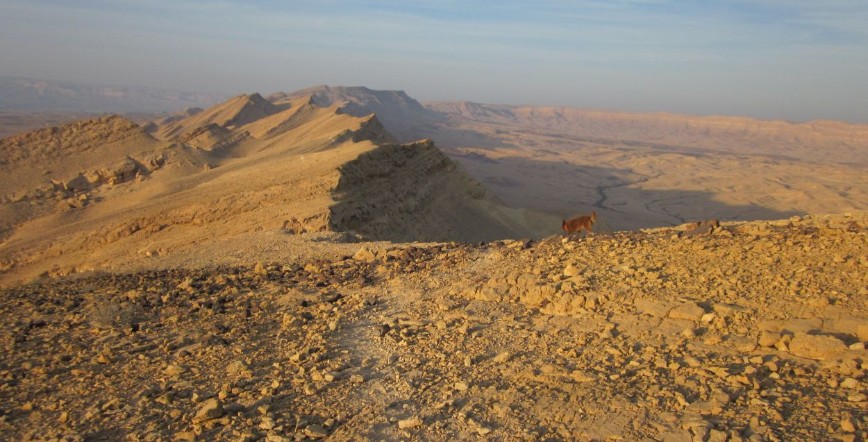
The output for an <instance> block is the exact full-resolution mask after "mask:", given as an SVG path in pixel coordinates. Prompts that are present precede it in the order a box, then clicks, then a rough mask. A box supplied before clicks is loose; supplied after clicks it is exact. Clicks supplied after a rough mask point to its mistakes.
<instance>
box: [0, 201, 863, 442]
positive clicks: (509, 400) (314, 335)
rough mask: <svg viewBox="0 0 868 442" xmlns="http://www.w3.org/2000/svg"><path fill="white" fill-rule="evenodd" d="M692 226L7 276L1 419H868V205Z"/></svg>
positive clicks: (751, 429) (538, 436) (654, 430)
mask: <svg viewBox="0 0 868 442" xmlns="http://www.w3.org/2000/svg"><path fill="white" fill-rule="evenodd" d="M690 228H691V226H682V227H679V228H676V229H655V230H646V231H638V232H619V233H616V234H607V235H596V236H592V237H590V238H584V237H582V238H580V237H570V238H565V237H560V236H554V237H549V238H546V239H543V240H540V241H500V242H492V243H485V244H475V245H469V244H458V243H440V244H401V245H392V246H385V245H384V244H383V243H379V244H374V245H371V246H369V245H368V244H364V243H362V244H332V243H330V242H328V241H320V242H317V243H315V244H312V245H309V246H310V247H313V248H314V249H318V250H321V251H322V253H321V254H319V255H318V256H319V258H317V257H316V256H314V255H310V254H306V255H299V256H304V258H299V259H298V260H286V261H276V262H264V263H262V262H255V261H251V262H249V263H248V264H247V265H242V266H233V267H227V266H223V267H208V268H201V269H191V268H175V269H171V270H151V271H142V272H138V273H123V274H122V273H115V274H108V273H103V274H93V275H83V276H82V275H80V276H78V277H76V278H66V279H43V280H40V281H37V282H34V283H31V284H27V285H21V286H16V287H11V288H6V289H3V290H2V291H0V318H2V319H0V320H2V326H0V345H2V346H3V356H2V358H0V438H2V439H6V440H22V439H38V440H48V439H54V438H60V439H63V440H251V441H253V440H267V441H282V440H310V439H328V440H384V439H385V440H398V439H402V440H467V439H480V440H665V441H727V440H728V441H739V440H772V441H774V440H778V441H788V440H847V441H850V440H865V439H866V437H868V414H866V412H865V410H866V406H868V399H866V393H868V388H866V377H865V374H866V369H868V358H866V356H868V353H866V350H865V344H866V341H868V322H866V321H868V305H866V299H868V276H866V275H868V217H866V214H865V213H854V214H851V215H835V216H814V217H797V218H792V219H789V220H782V221H779V222H756V223H724V225H723V226H722V227H720V228H716V229H711V228H700V229H698V230H690ZM205 247H207V246H205ZM334 247H340V250H347V248H348V247H352V250H353V251H352V252H351V253H347V254H346V255H341V254H340V253H334V250H335V249H334ZM311 250H313V249H311Z"/></svg>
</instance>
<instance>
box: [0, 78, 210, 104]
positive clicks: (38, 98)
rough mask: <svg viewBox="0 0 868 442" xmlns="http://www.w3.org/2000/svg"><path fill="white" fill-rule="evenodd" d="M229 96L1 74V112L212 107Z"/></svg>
mask: <svg viewBox="0 0 868 442" xmlns="http://www.w3.org/2000/svg"><path fill="white" fill-rule="evenodd" d="M226 98H227V97H226V96H224V95H220V94H209V93H202V92H185V91H174V90H168V89H157V88H149V87H142V86H110V85H99V84H86V83H73V82H62V81H50V80H39V79H33V78H20V77H0V110H2V111H29V112H34V111H36V112H90V113H130V112H166V111H177V110H179V109H183V108H186V107H209V106H213V105H215V104H217V103H220V102H222V101H224V100H225V99H226Z"/></svg>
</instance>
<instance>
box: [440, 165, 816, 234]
mask: <svg viewBox="0 0 868 442" xmlns="http://www.w3.org/2000/svg"><path fill="white" fill-rule="evenodd" d="M453 159H455V161H457V162H458V163H460V164H461V165H462V167H463V168H464V169H465V170H466V171H467V172H468V174H469V175H471V176H472V177H474V178H475V179H477V180H479V181H481V182H482V183H483V184H484V185H485V186H486V187H488V188H489V189H490V190H491V191H492V192H493V193H494V194H495V195H496V196H497V197H498V198H499V199H500V200H501V201H503V202H504V203H505V204H507V205H508V206H510V207H523V208H527V209H530V210H537V211H542V212H546V213H549V214H553V215H555V216H556V218H557V219H558V220H560V219H561V218H571V217H574V216H578V215H582V214H589V213H590V212H591V211H592V210H596V212H597V214H598V215H599V220H598V224H597V226H595V230H596V231H602V232H605V231H614V230H634V229H640V228H652V227H666V226H675V225H679V224H683V223H686V222H691V221H696V220H704V219H709V218H717V219H719V220H721V221H748V220H770V219H783V218H788V217H790V216H793V215H803V214H805V212H804V211H798V210H783V211H781V210H775V209H772V208H768V207H764V206H763V205H762V204H761V202H762V201H763V200H764V199H766V197H765V196H763V195H750V199H751V200H753V201H757V203H754V204H745V205H739V204H730V203H726V202H723V201H720V200H719V199H718V198H719V195H718V194H715V193H713V192H706V191H696V190H679V189H650V188H642V187H641V186H642V184H643V183H645V182H647V181H649V180H650V179H651V178H652V177H649V176H645V175H640V174H637V173H635V172H633V171H631V170H629V169H619V168H610V167H595V166H582V165H575V164H571V163H568V162H565V161H547V160H538V159H530V158H521V157H505V158H489V157H487V156H485V155H481V154H476V153H475V154H472V155H463V156H454V157H453ZM557 227H560V226H559V225H558V226H557Z"/></svg>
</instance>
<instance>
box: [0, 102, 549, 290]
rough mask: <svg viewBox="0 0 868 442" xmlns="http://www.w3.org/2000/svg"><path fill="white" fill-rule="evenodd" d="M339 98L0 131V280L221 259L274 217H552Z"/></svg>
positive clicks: (296, 227) (270, 227) (444, 226)
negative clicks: (503, 195)
mask: <svg viewBox="0 0 868 442" xmlns="http://www.w3.org/2000/svg"><path fill="white" fill-rule="evenodd" d="M345 104H346V103H338V104H334V105H332V104H329V105H320V104H318V103H317V100H315V99H314V97H312V96H301V97H296V98H293V99H285V100H281V101H279V102H275V103H273V102H271V101H269V100H266V99H264V98H263V97H262V96H260V95H258V94H252V95H242V96H238V97H235V98H233V99H230V100H229V101H227V102H226V103H223V104H221V105H218V106H215V107H213V108H211V109H206V110H188V111H184V112H182V113H179V114H178V115H176V116H174V117H168V118H164V119H162V120H160V121H157V122H154V123H152V124H149V125H147V126H146V127H144V128H143V127H140V126H138V125H136V124H135V123H133V122H131V121H129V120H127V119H124V118H122V117H118V116H111V117H103V118H99V119H94V120H88V121H82V122H76V123H72V124H69V125H65V126H60V127H56V128H51V129H45V130H40V131H36V132H32V133H27V134H22V135H19V136H15V137H11V138H6V139H3V140H0V153H2V157H0V171H2V174H0V176H2V178H0V185H2V186H0V195H2V200H0V202H2V206H0V213H2V215H3V216H2V222H0V239H2V240H3V243H2V244H0V280H2V281H4V282H8V281H15V280H22V279H28V278H33V277H35V276H38V275H66V274H70V273H78V272H88V271H94V270H109V269H118V268H124V269H131V268H143V267H148V268H152V267H157V266H160V265H168V264H167V263H170V262H172V263H177V262H184V263H186V264H189V263H190V262H191V261H196V260H200V261H199V264H200V265H204V264H216V263H220V262H221V261H220V259H222V257H224V256H226V255H229V254H237V253H238V252H237V248H236V247H237V244H239V243H240V244H244V243H245V242H246V243H250V244H252V243H255V242H257V241H258V240H256V239H254V237H256V238H260V239H261V238H262V236H263V235H267V234H272V233H280V234H282V235H284V236H287V237H289V236H292V235H298V234H306V233H311V232H322V231H345V232H347V233H348V235H350V236H349V237H348V238H352V237H354V236H362V237H365V238H367V239H370V240H377V239H392V240H421V241H424V240H465V241H481V240H491V239H498V238H506V237H513V236H516V237H521V236H540V235H542V234H547V233H551V232H552V231H555V229H556V228H557V222H556V221H555V220H554V219H553V218H552V219H548V218H546V217H545V216H535V215H534V214H532V213H530V212H527V211H520V210H512V209H505V208H501V207H500V206H499V204H498V203H497V202H496V201H494V199H493V198H492V196H490V195H489V194H487V193H486V191H485V190H484V189H483V188H482V187H481V186H480V185H479V184H478V183H476V182H474V181H473V180H472V179H470V178H469V177H467V176H466V175H465V174H464V173H463V172H462V171H461V170H460V169H458V168H457V167H455V164H454V163H452V162H451V160H449V159H448V158H447V157H446V156H444V155H443V154H442V152H440V151H439V150H438V149H437V148H436V147H435V146H434V145H433V144H432V143H430V142H422V143H415V144H409V145H397V144H394V143H396V141H395V139H394V138H393V137H392V135H391V134H390V133H389V132H388V131H387V130H386V129H385V128H384V127H383V125H382V124H381V123H380V121H379V120H378V119H377V118H376V117H375V116H373V115H364V116H353V115H351V114H350V113H348V112H347V111H345V109H344V108H343V107H341V106H344V105H345ZM349 181H353V182H354V183H355V184H353V185H347V184H346V183H347V182H349ZM285 240H286V241H290V239H289V238H285ZM229 243H231V244H233V245H232V246H229V245H227V244H229ZM203 244H207V245H208V248H209V250H210V252H209V253H207V254H204V255H206V256H205V257H202V255H203V254H202V253H200V248H201V246H202V245H203ZM227 247H228V249H227ZM201 259H204V261H201ZM215 259H216V260H217V261H216V262H215ZM225 259H226V261H222V263H226V262H232V259H234V258H225ZM167 260H170V261H167Z"/></svg>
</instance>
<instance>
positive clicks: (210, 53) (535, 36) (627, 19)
mask: <svg viewBox="0 0 868 442" xmlns="http://www.w3.org/2000/svg"><path fill="white" fill-rule="evenodd" d="M0 75H6V76H27V77H37V78H45V79H53V80H68V81H80V82H89V83H105V84H121V85H144V86H152V87H163V88H170V89H180V90H191V91H206V92H221V93H226V94H237V93H242V92H262V93H270V92H274V91H280V90H283V91H291V90H296V89H301V88H304V87H308V86H312V85H316V84H329V85H364V86H368V87H371V88H375V89H402V90H405V91H407V93H408V94H410V95H411V96H413V97H415V98H417V99H420V100H470V101H478V102H485V103H505V104H537V105H556V106H577V107H587V108H601V109H619V110H630V111H670V112H681V113H691V114H701V115H706V114H722V115H746V116H753V117H758V118H768V119H788V120H796V121H804V120H810V119H839V120H845V121H851V122H860V123H868V2H866V1H864V0H853V1H845V0H824V1H816V0H812V1H802V0H792V1H784V0H756V1H738V0H735V1H698V0H697V1H669V0H611V1H582V0H579V1H566V0H561V1H537V2H520V1H514V0H502V1H488V0H485V1H452V0H447V1H436V2H435V1H414V0H403V1H401V0H395V1H386V0H361V1H344V0H320V1H305V2H300V1H266V0H259V1H246V2H243V1H207V2H205V1H201V2H200V1H191V0H153V1H133V0H76V1H49V0H0Z"/></svg>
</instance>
